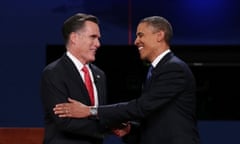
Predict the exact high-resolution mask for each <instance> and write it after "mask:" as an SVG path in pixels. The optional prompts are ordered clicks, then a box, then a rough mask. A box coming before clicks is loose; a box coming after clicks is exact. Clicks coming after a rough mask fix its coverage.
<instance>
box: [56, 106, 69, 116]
mask: <svg viewBox="0 0 240 144" xmlns="http://www.w3.org/2000/svg"><path fill="white" fill-rule="evenodd" d="M53 111H54V114H56V115H58V116H59V117H70V116H71V115H72V114H71V111H70V108H69V107H68V105H67V104H57V105H56V106H55V107H54V108H53Z"/></svg>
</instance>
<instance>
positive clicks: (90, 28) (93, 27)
mask: <svg viewBox="0 0 240 144" xmlns="http://www.w3.org/2000/svg"><path fill="white" fill-rule="evenodd" d="M82 30H83V32H87V33H88V32H89V33H97V34H100V30H99V26H98V24H96V23H94V22H91V21H86V22H85V25H84V27H83V29H82Z"/></svg>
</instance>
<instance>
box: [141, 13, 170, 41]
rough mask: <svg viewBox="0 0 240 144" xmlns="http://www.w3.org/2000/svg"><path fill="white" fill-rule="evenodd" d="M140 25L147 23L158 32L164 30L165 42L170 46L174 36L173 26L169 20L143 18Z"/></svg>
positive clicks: (159, 17)
mask: <svg viewBox="0 0 240 144" xmlns="http://www.w3.org/2000/svg"><path fill="white" fill-rule="evenodd" d="M140 23H147V24H148V25H150V26H152V27H153V28H154V29H155V30H156V31H159V30H163V31H164V32H165V41H166V42H167V43H168V44H170V40H171V38H172V36H173V30H172V26H171V24H170V23H169V21H168V20H167V19H165V18H164V17H161V16H150V17H146V18H143V19H142V20H141V21H140Z"/></svg>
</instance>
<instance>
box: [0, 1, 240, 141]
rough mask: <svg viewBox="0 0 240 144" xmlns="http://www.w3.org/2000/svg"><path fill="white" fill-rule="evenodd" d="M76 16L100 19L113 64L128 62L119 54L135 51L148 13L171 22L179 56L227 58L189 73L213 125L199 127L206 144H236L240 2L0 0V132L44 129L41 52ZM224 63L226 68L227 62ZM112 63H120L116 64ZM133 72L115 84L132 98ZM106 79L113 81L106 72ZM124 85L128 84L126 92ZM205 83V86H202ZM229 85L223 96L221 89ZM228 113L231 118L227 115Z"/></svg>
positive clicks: (43, 54)
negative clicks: (2, 129)
mask: <svg viewBox="0 0 240 144" xmlns="http://www.w3.org/2000/svg"><path fill="white" fill-rule="evenodd" d="M76 12H87V13H91V14H94V15H96V16H98V17H99V19H100V22H101V32H102V39H101V42H102V45H103V46H114V47H113V48H112V49H111V50H107V51H110V52H109V53H110V54H109V55H110V56H109V57H110V58H112V59H113V60H114V61H115V60H116V59H115V57H114V56H116V58H118V59H119V60H122V61H123V62H125V61H124V58H125V56H127V55H126V54H125V53H124V52H123V53H121V52H119V53H120V54H121V55H122V56H118V53H117V51H118V50H117V48H119V47H121V46H124V47H125V46H126V45H129V46H132V44H133V40H134V39H135V29H136V25H137V23H138V21H139V20H140V19H141V18H143V17H146V16H150V15H161V16H164V17H166V18H167V19H168V20H169V21H170V22H171V23H172V25H173V28H174V38H173V41H172V44H173V45H176V46H182V47H183V48H182V49H181V50H180V51H179V53H182V52H183V53H184V55H183V58H188V57H190V58H192V59H195V58H199V55H201V58H212V60H224V61H223V64H220V63H218V64H212V63H209V64H207V65H204V66H203V67H198V66H199V65H201V61H193V63H194V69H193V70H194V71H197V72H196V74H197V77H198V80H199V83H200V84H201V83H202V84H201V85H204V86H206V87H204V86H203V87H202V88H203V90H202V92H201V93H204V96H203V97H201V98H202V99H203V100H202V101H204V102H201V103H200V104H199V105H201V108H200V112H201V117H203V118H204V119H205V118H206V117H211V119H215V120H214V121H209V120H201V119H200V120H199V122H200V123H199V125H200V130H201V135H202V139H203V143H211V144H212V143H218V144H220V143H226V142H225V140H226V141H228V143H231V144H233V143H234V142H236V141H238V142H236V143H239V140H237V138H238V136H236V135H235V134H236V133H239V130H240V128H239V125H240V124H239V121H238V120H236V119H238V112H237V109H238V106H237V105H236V104H237V103H239V100H238V98H237V97H239V93H238V91H237V89H238V83H239V81H238V79H239V77H238V71H239V68H238V66H237V64H235V62H233V64H232V62H231V61H228V60H229V59H231V57H234V58H236V59H239V57H238V53H239V51H238V49H239V47H238V46H239V45H240V37H239V33H240V29H239V25H240V15H239V13H240V2H239V1H238V0H161V1H159V0H148V1H144V0H120V1H116V0H58V1H49V0H41V1H33V0H25V1H19V0H11V1H7V0H3V1H1V4H0V18H1V24H0V32H1V36H0V39H1V42H0V48H1V52H2V55H1V57H0V62H1V69H0V78H1V85H0V87H1V100H2V104H1V105H0V114H1V116H0V126H1V127H42V126H43V113H42V107H41V101H40V94H39V80H40V77H41V71H42V69H43V68H44V66H45V64H46V60H47V58H46V47H47V46H48V45H63V39H62V37H61V31H60V29H61V25H62V23H63V21H64V20H65V19H66V18H67V17H69V16H70V15H72V14H74V13H76ZM187 46H189V47H187ZM198 46H203V47H205V46H206V47H205V48H206V49H201V48H203V47H199V48H200V51H199V49H198V48H197V47H198ZM215 46H217V47H215ZM218 46H224V48H221V49H222V50H223V52H221V54H219V55H218V52H219V49H218ZM231 46H233V47H234V50H233V49H232V48H231ZM114 48H116V49H114ZM212 48H213V49H212ZM106 49H107V48H106ZM113 49H114V50H113ZM123 49H124V48H123ZM222 50H221V51H222ZM188 52H189V53H188ZM229 53H230V54H229ZM225 54H226V55H227V56H225ZM229 55H230V56H229ZM131 60H132V59H131ZM225 60H226V61H227V64H224V63H225V62H226V61H225ZM103 61H104V60H103ZM133 61H135V60H133ZM198 62H200V63H198ZM106 63H107V64H108V66H109V65H112V63H110V62H109V61H107V62H106ZM136 63H138V62H136ZM116 64H118V65H120V64H122V63H120V64H119V63H117V62H116ZM99 65H100V64H99ZM102 66H103V67H104V65H102ZM114 68H115V67H114ZM132 69H133V68H132ZM195 69H196V70H195ZM133 71H134V70H133ZM143 71H144V70H143ZM115 72H118V71H117V70H116V71H115ZM107 73H109V72H107ZM135 73H136V72H135V71H134V72H133V74H127V73H126V72H124V73H123V74H120V76H122V75H125V76H126V77H124V79H120V80H119V79H117V77H114V79H117V81H119V83H120V86H123V87H125V88H126V89H128V90H133V91H134V92H135V90H136V89H137V88H138V87H139V86H138V85H136V87H131V84H132V83H136V82H138V80H139V79H138V80H137V81H130V82H129V80H132V79H135V77H138V76H139V75H136V74H135ZM109 75H110V77H112V76H111V74H109ZM140 75H141V74H140ZM220 76H221V77H220ZM222 76H224V77H223V78H222ZM126 81H127V84H130V85H127V86H125V85H124V84H125V83H126ZM233 82H236V83H237V84H236V83H235V84H234V83H233ZM209 85H210V88H209V87H207V86H209ZM226 86H227V90H224V89H225V87H226ZM206 88H207V89H215V90H219V92H218V93H216V91H214V92H210V93H207V94H206V91H204V89H206ZM113 89H114V88H113ZM234 92H235V93H234ZM124 94H125V92H124V90H123V89H122V90H121V93H120V94H119V97H120V98H116V100H117V101H118V100H120V99H128V98H129V97H128V96H127V97H124ZM129 96H130V97H131V96H132V95H131V94H129ZM205 102H207V103H205ZM232 110H233V111H232ZM229 111H231V112H229ZM226 113H228V115H225V114H226ZM222 116H224V118H222ZM232 116H233V117H234V118H232ZM211 119H210V120H211ZM223 120H224V121H223ZM219 121H220V122H219Z"/></svg>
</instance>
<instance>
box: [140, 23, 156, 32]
mask: <svg viewBox="0 0 240 144" xmlns="http://www.w3.org/2000/svg"><path fill="white" fill-rule="evenodd" d="M152 31H153V27H152V26H151V25H149V24H148V23H146V22H143V23H139V24H138V27H137V34H140V33H149V32H152Z"/></svg>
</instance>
